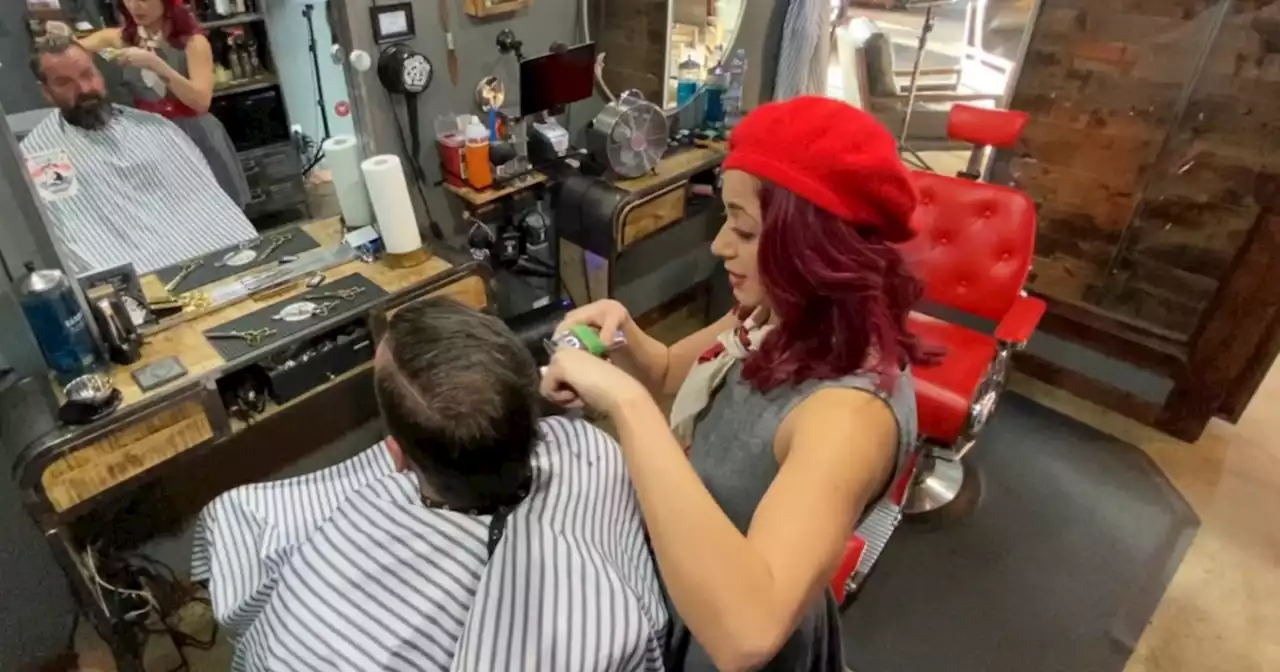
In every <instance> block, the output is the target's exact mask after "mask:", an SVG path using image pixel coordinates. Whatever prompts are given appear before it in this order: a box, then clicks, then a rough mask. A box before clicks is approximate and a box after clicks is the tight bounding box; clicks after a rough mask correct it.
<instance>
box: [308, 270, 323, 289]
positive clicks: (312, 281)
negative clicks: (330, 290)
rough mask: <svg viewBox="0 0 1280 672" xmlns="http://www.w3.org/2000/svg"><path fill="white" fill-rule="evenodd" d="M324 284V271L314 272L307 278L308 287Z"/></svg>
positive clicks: (313, 287)
mask: <svg viewBox="0 0 1280 672" xmlns="http://www.w3.org/2000/svg"><path fill="white" fill-rule="evenodd" d="M323 284H324V273H313V274H312V275H311V277H309V278H307V282H306V285H307V289H315V288H316V287H319V286H320V285H323Z"/></svg>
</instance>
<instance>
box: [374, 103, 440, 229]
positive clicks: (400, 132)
mask: <svg viewBox="0 0 1280 672" xmlns="http://www.w3.org/2000/svg"><path fill="white" fill-rule="evenodd" d="M387 99H388V100H389V102H390V103H391V116H393V117H395V119H396V136H397V137H398V138H400V149H401V150H402V151H403V152H404V153H405V155H407V156H408V157H409V171H410V172H411V173H412V174H413V184H414V186H415V187H416V189H417V192H418V198H420V199H422V209H423V210H424V211H425V212H426V215H427V220H428V222H429V224H428V226H430V228H431V235H432V236H435V238H436V239H437V240H444V231H443V230H442V229H441V228H440V222H438V221H436V218H435V217H433V216H432V215H431V204H430V203H428V202H427V192H426V189H425V187H424V185H425V184H426V182H427V176H426V173H425V172H423V170H422V164H421V163H420V162H419V161H418V152H420V151H421V150H422V135H421V129H419V127H418V124H416V123H414V120H416V119H417V109H416V106H417V104H418V99H417V96H405V100H404V104H405V113H406V114H407V115H408V116H409V123H410V128H409V135H411V136H414V137H413V144H412V145H410V144H409V142H408V141H406V139H405V133H404V126H403V125H401V123H400V113H399V112H396V101H395V99H393V98H392V97H391V92H390V91H388V92H387ZM410 106H414V108H415V109H409V108H410Z"/></svg>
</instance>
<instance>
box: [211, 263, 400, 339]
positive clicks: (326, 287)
mask: <svg viewBox="0 0 1280 672" xmlns="http://www.w3.org/2000/svg"><path fill="white" fill-rule="evenodd" d="M355 287H364V291H363V292H360V293H359V294H357V295H356V296H355V298H353V299H351V300H342V301H339V300H338V299H323V300H324V301H339V303H338V305H336V306H334V307H333V308H332V309H330V311H329V315H328V316H327V317H319V316H317V317H313V318H311V319H309V320H302V321H300V322H286V321H284V320H273V319H271V318H273V317H275V316H276V315H279V314H280V311H281V310H284V308H285V306H288V305H289V304H291V303H297V302H299V301H305V300H306V297H308V296H312V295H314V294H323V293H325V292H333V291H337V290H341V289H353V288H355ZM386 295H387V292H386V290H384V289H382V288H381V287H379V286H378V285H377V284H376V283H374V282H373V281H372V280H370V279H369V278H366V277H364V276H363V275H361V274H359V273H356V274H354V275H349V276H347V277H345V278H342V279H341V280H334V281H333V282H329V283H325V284H323V285H320V286H319V287H316V288H315V289H309V290H307V291H306V292H303V293H302V294H299V295H297V296H291V297H289V298H287V299H281V300H279V301H277V302H275V303H273V304H271V305H270V306H267V307H266V308H260V309H258V310H255V311H253V312H252V313H249V314H248V315H245V316H243V317H238V318H236V319H234V320H231V321H230V322H226V323H223V324H219V325H218V326H216V327H213V328H212V329H206V330H205V331H204V333H205V338H209V337H208V334H209V332H218V333H225V332H228V331H252V330H254V329H267V328H270V329H275V330H276V333H275V335H274V336H269V337H267V338H264V339H262V342H260V343H258V344H257V345H253V346H251V345H249V344H248V343H246V342H245V341H244V340H243V339H239V338H209V342H210V343H212V344H213V347H214V349H216V350H217V351H218V354H219V355H222V358H223V359H225V360H227V361H231V360H233V359H237V358H239V357H243V356H245V355H247V354H249V353H251V352H253V351H254V350H257V349H259V348H265V347H269V346H272V345H275V344H277V343H279V342H280V341H281V340H283V339H287V338H289V337H290V336H292V335H293V334H296V333H298V332H300V331H304V330H306V329H310V328H311V327H314V326H316V324H318V323H320V322H324V321H326V320H332V319H333V318H334V317H335V316H338V315H347V314H349V313H351V312H352V311H354V310H357V309H360V308H364V307H365V306H368V305H369V304H371V303H373V302H375V301H377V300H378V299H381V298H382V297H384V296H386Z"/></svg>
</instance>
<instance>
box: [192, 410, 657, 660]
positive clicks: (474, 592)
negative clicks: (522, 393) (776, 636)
mask: <svg viewBox="0 0 1280 672" xmlns="http://www.w3.org/2000/svg"><path fill="white" fill-rule="evenodd" d="M540 428H541V431H542V438H541V440H540V441H539V442H538V444H537V446H536V447H535V449H534V457H533V482H532V486H531V490H530V493H529V496H528V497H527V498H526V499H525V500H524V502H522V503H521V504H520V505H519V506H517V507H516V508H515V510H513V511H512V512H511V514H510V517H509V518H508V519H507V522H506V528H505V533H504V534H503V536H502V539H501V541H500V542H499V543H498V544H497V546H496V547H495V549H494V552H493V555H492V557H489V555H488V549H487V535H488V531H489V520H490V517H489V516H471V515H468V514H464V513H458V512H453V511H446V510H443V509H435V508H428V507H425V506H423V505H422V503H421V501H420V491H419V487H418V482H417V477H416V475H414V474H413V473H412V472H411V471H404V472H397V471H396V470H395V466H394V464H393V462H392V459H391V457H390V455H389V454H388V452H387V450H386V447H385V444H382V443H379V444H377V445H375V446H374V447H373V448H370V449H369V450H367V451H365V452H364V453H361V454H360V455H357V456H356V457H354V458H352V459H350V460H347V461H346V462H342V463H340V464H338V465H335V466H333V467H330V468H328V469H325V470H323V471H319V472H315V473H312V474H308V475H305V476H301V477H297V478H292V479H287V480H282V481H274V482H268V483H258V484H253V485H248V486H243V487H240V488H237V489H235V490H231V491H229V492H227V493H224V494H223V495H221V496H220V497H218V498H217V499H216V500H214V501H213V502H212V503H211V504H210V505H209V506H208V507H207V508H206V509H205V510H204V511H203V512H202V513H201V515H200V518H199V521H198V523H197V528H196V541H195V548H194V553H193V560H192V575H193V577H194V578H196V579H198V580H207V581H208V582H209V592H210V596H211V598H212V603H213V610H214V615H215V617H216V618H217V620H218V622H219V623H220V624H222V625H223V626H225V627H227V628H228V629H230V630H231V631H232V633H233V638H234V639H235V640H236V652H235V658H234V662H233V666H232V667H233V669H235V670H254V671H256V670H272V671H275V670H299V671H303V670H305V671H307V672H313V671H316V670H344V671H345V670H415V671H416V670H441V671H443V670H453V671H459V672H462V671H477V672H478V671H485V672H489V671H497V670H504V671H505V670H555V671H557V672H558V671H561V670H563V671H568V672H578V671H581V672H594V671H597V670H618V671H630V670H643V671H650V670H661V669H662V643H663V639H664V636H665V632H666V627H667V620H668V619H667V612H666V608H665V605H664V603H663V599H662V593H661V588H660V587H659V584H658V578H657V574H656V571H655V568H654V565H653V561H652V557H651V556H650V554H649V549H648V545H647V543H646V539H645V534H644V529H643V527H642V524H641V520H640V511H639V505H638V504H637V502H636V499H635V493H634V491H633V490H632V488H631V483H630V478H629V476H628V475H627V472H626V469H625V465H624V463H623V460H622V455H621V453H620V452H619V448H618V446H617V444H616V443H615V442H614V441H613V439H612V438H610V437H609V436H608V435H607V434H605V433H604V432H602V431H600V430H599V429H597V428H596V427H594V426H592V425H590V424H588V423H586V422H584V421H581V420H575V419H568V418H549V419H545V420H542V421H541V423H540Z"/></svg>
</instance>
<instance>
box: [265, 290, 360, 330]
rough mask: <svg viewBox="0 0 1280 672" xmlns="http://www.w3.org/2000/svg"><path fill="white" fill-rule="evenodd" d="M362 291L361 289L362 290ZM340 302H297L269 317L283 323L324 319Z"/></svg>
mask: <svg viewBox="0 0 1280 672" xmlns="http://www.w3.org/2000/svg"><path fill="white" fill-rule="evenodd" d="M362 289H363V288H362ZM339 303H342V302H341V301H321V302H319V303H317V302H315V301H306V300H303V301H298V302H296V303H291V304H289V305H287V306H285V307H284V308H283V309H282V310H281V311H280V312H278V313H276V314H275V315H272V316H271V319H273V320H282V321H284V322H302V321H304V320H309V319H311V318H313V317H326V316H328V315H329V311H330V310H333V308H334V306H337V305H338V304H339Z"/></svg>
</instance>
